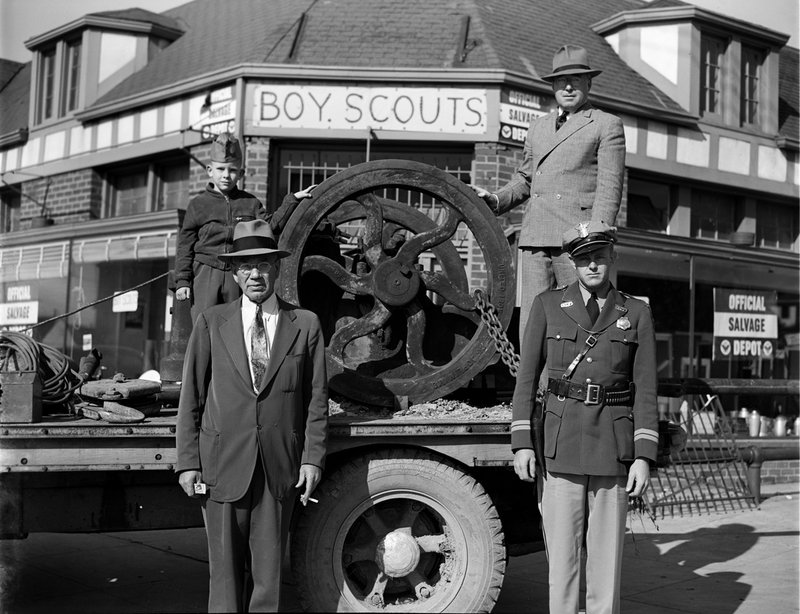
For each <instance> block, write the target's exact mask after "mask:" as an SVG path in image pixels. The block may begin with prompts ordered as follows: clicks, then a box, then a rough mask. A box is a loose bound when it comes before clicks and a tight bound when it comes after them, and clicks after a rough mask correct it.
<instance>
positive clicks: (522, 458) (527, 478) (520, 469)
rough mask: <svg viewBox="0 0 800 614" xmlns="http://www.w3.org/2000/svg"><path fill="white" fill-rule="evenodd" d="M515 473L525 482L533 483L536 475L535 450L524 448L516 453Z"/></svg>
mask: <svg viewBox="0 0 800 614" xmlns="http://www.w3.org/2000/svg"><path fill="white" fill-rule="evenodd" d="M514 471H515V472H516V474H517V477H518V478H519V479H520V480H523V481H524V482H533V480H534V476H535V475H536V456H535V455H534V453H533V450H531V449H529V448H523V449H521V450H517V451H516V452H514Z"/></svg>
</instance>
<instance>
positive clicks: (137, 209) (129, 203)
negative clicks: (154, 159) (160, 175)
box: [111, 169, 147, 216]
mask: <svg viewBox="0 0 800 614" xmlns="http://www.w3.org/2000/svg"><path fill="white" fill-rule="evenodd" d="M111 185H112V187H113V189H112V203H111V215H114V216H116V215H134V214H136V213H145V212H146V211H147V171H146V170H145V169H142V170H141V171H137V172H132V173H130V174H125V175H116V176H113V177H111Z"/></svg>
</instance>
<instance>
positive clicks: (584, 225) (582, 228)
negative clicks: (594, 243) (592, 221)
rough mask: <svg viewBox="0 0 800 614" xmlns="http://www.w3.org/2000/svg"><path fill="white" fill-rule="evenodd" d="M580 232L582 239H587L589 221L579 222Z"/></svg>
mask: <svg viewBox="0 0 800 614" xmlns="http://www.w3.org/2000/svg"><path fill="white" fill-rule="evenodd" d="M578 234H579V235H580V236H581V239H585V238H586V237H588V236H589V222H581V223H580V224H578Z"/></svg>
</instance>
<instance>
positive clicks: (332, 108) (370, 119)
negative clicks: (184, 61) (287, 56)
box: [253, 85, 487, 134]
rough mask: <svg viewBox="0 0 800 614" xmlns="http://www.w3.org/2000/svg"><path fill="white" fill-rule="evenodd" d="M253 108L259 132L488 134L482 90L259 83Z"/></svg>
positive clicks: (483, 92)
mask: <svg viewBox="0 0 800 614" xmlns="http://www.w3.org/2000/svg"><path fill="white" fill-rule="evenodd" d="M253 105H254V108H253V125H255V126H257V127H260V128H305V129H323V130H368V129H373V130H397V131H405V132H440V133H449V134H452V133H458V134H483V133H484V132H485V131H486V116H487V111H486V108H487V102H486V90H485V89H467V88H434V87H374V88H373V87H343V86H316V85H260V86H256V87H255V88H254V96H253Z"/></svg>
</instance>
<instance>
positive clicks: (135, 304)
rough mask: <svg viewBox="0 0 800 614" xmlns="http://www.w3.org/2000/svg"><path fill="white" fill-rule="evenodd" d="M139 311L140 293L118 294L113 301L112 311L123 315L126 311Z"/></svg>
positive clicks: (135, 291)
mask: <svg viewBox="0 0 800 614" xmlns="http://www.w3.org/2000/svg"><path fill="white" fill-rule="evenodd" d="M137 309H139V291H138V290H131V291H130V292H125V293H124V294H117V295H115V296H114V298H113V299H112V300H111V311H113V312H114V313H123V312H126V311H136V310H137Z"/></svg>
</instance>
